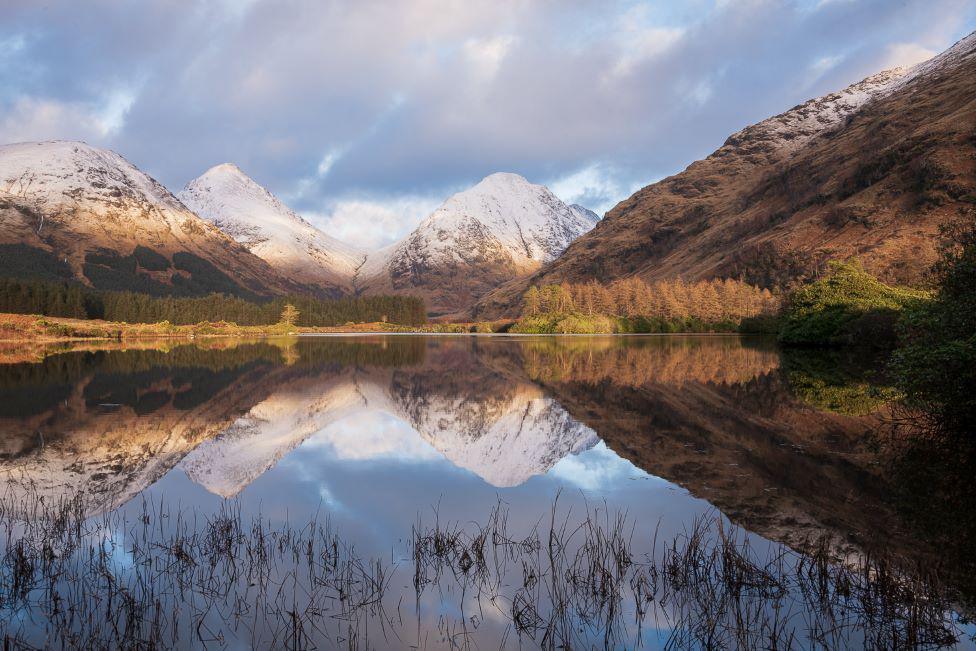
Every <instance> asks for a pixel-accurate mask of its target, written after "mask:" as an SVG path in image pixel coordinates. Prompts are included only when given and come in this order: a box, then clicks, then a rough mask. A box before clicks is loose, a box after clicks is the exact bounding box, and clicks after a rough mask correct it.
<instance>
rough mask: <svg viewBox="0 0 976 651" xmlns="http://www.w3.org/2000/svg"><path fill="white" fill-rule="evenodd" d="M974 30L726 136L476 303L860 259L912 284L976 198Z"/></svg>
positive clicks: (783, 282)
mask: <svg viewBox="0 0 976 651" xmlns="http://www.w3.org/2000/svg"><path fill="white" fill-rule="evenodd" d="M974 53H976V32H974V33H973V34H970V35H969V36H967V37H965V38H963V39H961V40H960V41H959V42H957V43H956V44H955V45H953V46H952V47H951V48H949V49H948V50H946V51H945V52H943V53H941V54H939V55H937V56H935V57H933V58H932V59H930V60H929V61H926V62H923V63H920V64H918V65H916V66H914V67H912V68H910V69H908V70H904V69H894V70H889V71H885V72H881V73H878V74H875V75H871V76H869V77H867V78H865V79H864V80H861V81H859V82H856V83H854V84H851V85H850V86H848V87H847V88H845V89H843V90H841V91H838V92H836V93H828V94H827V95H824V96H822V97H820V98H815V99H812V100H809V101H807V102H804V103H803V104H800V105H798V106H795V107H793V108H792V109H790V110H788V111H786V112H784V113H781V114H779V115H776V116H773V117H771V118H767V119H766V120H763V121H760V122H758V123H756V124H754V125H751V126H748V127H746V128H744V129H741V130H740V131H738V132H736V133H734V134H732V135H731V136H730V137H729V138H728V139H727V140H726V141H725V142H724V143H723V145H722V146H721V147H719V148H718V149H717V150H716V151H715V152H713V153H712V154H710V155H709V156H707V157H706V158H704V159H702V160H699V161H695V162H693V163H691V164H690V165H689V166H688V167H687V168H685V169H684V170H683V171H681V172H679V173H677V174H674V175H672V176H669V177H667V178H665V179H663V180H661V181H658V182H656V183H652V184H650V185H648V186H646V187H644V188H642V189H640V190H638V191H637V192H636V193H634V194H633V195H632V196H631V197H629V198H627V199H625V200H623V201H621V202H620V203H618V204H617V205H616V206H615V207H614V208H613V209H612V210H610V211H609V212H608V213H607V215H606V217H605V218H604V219H603V220H602V221H601V222H600V223H599V224H598V225H597V226H596V227H595V228H594V229H593V230H592V231H590V232H589V233H587V234H585V235H583V236H581V237H580V238H579V239H577V240H576V241H575V242H573V243H572V244H571V245H570V246H569V247H568V248H567V250H566V252H565V253H564V254H563V255H562V256H561V257H560V258H559V259H558V260H556V261H554V262H552V263H549V264H547V265H546V266H544V267H543V268H541V269H540V270H539V271H538V272H536V273H535V274H533V275H532V276H531V277H529V278H526V279H517V280H513V281H510V282H509V283H506V284H505V285H503V286H501V287H499V288H498V289H496V290H494V291H492V292H491V293H489V294H488V295H486V296H485V297H484V298H483V299H482V300H481V301H479V304H478V305H477V306H476V307H475V308H474V309H473V313H474V315H475V316H477V317H483V318H490V317H494V316H499V315H502V314H506V315H514V314H515V313H517V311H518V306H519V302H520V298H521V294H522V293H523V292H524V290H525V289H526V288H527V287H528V286H529V285H530V284H549V283H558V282H562V281H569V282H579V281H585V280H590V279H593V278H597V279H600V280H601V281H611V280H615V279H618V278H626V277H638V278H642V279H644V280H647V281H654V280H664V279H674V278H678V277H680V278H682V279H684V280H688V281H694V280H700V279H708V278H715V277H741V278H744V279H745V280H747V281H749V282H751V283H753V284H757V285H762V286H766V287H788V286H790V285H791V284H792V283H794V282H796V281H798V280H802V279H804V278H806V277H809V276H810V275H812V274H815V273H817V271H818V270H819V269H821V268H822V267H823V265H824V264H825V263H826V261H828V260H831V259H846V258H849V257H855V256H856V257H858V258H859V259H860V260H861V261H862V263H863V264H864V266H865V267H866V268H867V269H868V271H870V272H871V273H874V274H876V275H878V276H880V277H881V278H882V280H885V281H886V282H890V283H897V284H913V285H919V284H924V283H925V282H926V274H927V270H928V269H929V267H930V265H931V264H932V262H933V261H934V260H935V259H936V257H937V247H938V241H939V232H940V227H941V226H942V225H943V224H945V223H950V222H953V221H956V220H958V219H964V218H965V217H964V214H965V211H966V210H967V208H970V209H971V206H972V204H973V203H974V201H973V197H974V196H976V165H974V163H973V161H974V160H976V159H974V150H976V137H974V135H973V132H972V130H971V129H970V130H968V131H967V129H966V125H972V124H973V123H974V122H976V99H974V98H976V92H974V90H976V83H974V80H976V56H974Z"/></svg>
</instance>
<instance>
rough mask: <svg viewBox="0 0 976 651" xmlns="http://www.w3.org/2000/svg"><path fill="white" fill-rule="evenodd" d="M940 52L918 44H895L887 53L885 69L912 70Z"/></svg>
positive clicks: (889, 47)
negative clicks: (914, 66) (899, 68)
mask: <svg viewBox="0 0 976 651" xmlns="http://www.w3.org/2000/svg"><path fill="white" fill-rule="evenodd" d="M936 54H938V52H936V51H935V50H930V49H929V48H927V47H922V46H921V45H919V44H918V43H894V44H892V45H889V46H888V48H887V49H886V51H885V57H884V65H883V67H884V68H886V69H887V68H898V67H901V68H910V67H912V66H913V65H915V64H916V63H921V62H922V61H927V60H928V59H931V58H932V57H934V56H935V55H936Z"/></svg>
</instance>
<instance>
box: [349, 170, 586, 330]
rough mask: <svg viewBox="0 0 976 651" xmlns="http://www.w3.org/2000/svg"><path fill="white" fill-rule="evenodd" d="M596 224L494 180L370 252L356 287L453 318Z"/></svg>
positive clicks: (580, 212)
mask: <svg viewBox="0 0 976 651" xmlns="http://www.w3.org/2000/svg"><path fill="white" fill-rule="evenodd" d="M597 221H598V219H597V217H596V215H594V214H593V213H592V212H590V211H588V210H586V209H585V208H582V207H578V206H577V207H570V206H567V205H566V204H564V203H563V202H562V201H560V200H559V199H558V198H556V196H555V195H553V194H552V193H551V192H550V191H549V190H548V189H546V188H545V187H543V186H541V185H534V184H531V183H529V182H528V181H526V180H525V179H524V178H522V177H521V176H518V175H517V174H506V173H499V174H492V175H491V176H488V177H487V178H485V179H484V180H482V181H481V182H480V183H479V184H478V185H476V186H474V187H473V188H471V189H469V190H466V191H464V192H459V193H458V194H455V195H454V196H452V197H450V198H449V199H448V200H447V201H445V202H444V203H443V204H442V205H441V206H440V207H439V208H438V209H437V210H435V211H434V212H433V213H432V214H431V215H430V216H429V217H427V218H426V219H425V220H424V221H423V222H421V224H420V225H419V226H418V227H417V228H416V229H415V230H414V231H413V232H411V233H410V234H409V235H408V236H407V237H405V238H404V239H403V240H401V241H400V242H398V243H396V244H394V245H392V246H391V247H388V248H387V249H385V250H383V251H381V252H378V253H375V254H370V255H369V256H368V258H367V260H366V264H364V265H363V267H362V268H361V269H360V270H359V273H358V274H357V286H358V287H359V289H360V290H361V291H364V292H367V293H374V294H380V293H389V292H394V293H404V294H417V295H421V296H423V297H424V298H425V299H426V300H427V309H428V311H429V312H430V313H431V314H433V315H456V314H458V313H459V312H462V311H463V310H465V309H466V308H467V307H469V306H471V305H472V304H473V303H474V301H476V300H477V299H478V298H479V297H480V296H482V295H483V294H485V293H486V292H488V291H490V290H492V289H494V288H495V287H497V286H498V285H500V284H501V283H503V282H505V281H507V280H511V279H512V278H514V277H520V276H525V275H528V274H530V273H532V272H533V271H535V270H536V269H538V268H539V267H540V266H541V265H542V264H544V263H546V262H550V261H552V260H554V259H555V258H556V257H558V256H559V255H560V254H561V253H562V252H563V251H564V250H565V249H566V247H567V246H568V245H569V243H570V242H572V241H573V240H574V239H576V238H577V237H579V236H580V235H581V234H583V233H585V232H586V231H588V230H590V229H591V228H592V227H593V226H594V224H596V223H597Z"/></svg>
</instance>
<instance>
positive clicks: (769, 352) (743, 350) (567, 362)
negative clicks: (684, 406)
mask: <svg viewBox="0 0 976 651" xmlns="http://www.w3.org/2000/svg"><path fill="white" fill-rule="evenodd" d="M745 341H746V343H748V340H745ZM757 343H758V344H760V345H757V346H749V345H743V340H741V339H739V338H732V337H714V338H702V337H696V338H688V337H642V338H636V339H629V340H627V341H626V343H625V342H624V341H622V340H620V339H616V338H609V337H602V338H588V337H587V338H579V339H568V340H567V339H564V338H563V339H557V338H550V339H544V340H531V341H530V342H529V343H527V344H526V345H524V346H523V355H524V367H525V372H526V373H527V374H528V376H529V377H530V378H532V379H533V380H538V381H541V382H584V383H589V384H597V383H599V382H603V381H611V382H613V383H614V384H617V385H620V386H640V385H644V384H647V383H649V382H658V383H662V384H681V383H683V382H716V383H723V384H733V383H742V382H747V381H749V380H751V379H753V378H755V377H758V376H761V375H766V374H767V373H770V372H772V371H774V370H776V369H777V368H778V367H779V355H778V354H777V353H776V350H775V349H773V348H771V347H770V346H769V345H768V344H766V345H762V344H763V343H764V342H763V341H762V340H758V341H757Z"/></svg>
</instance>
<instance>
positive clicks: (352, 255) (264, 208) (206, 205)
mask: <svg viewBox="0 0 976 651" xmlns="http://www.w3.org/2000/svg"><path fill="white" fill-rule="evenodd" d="M178 196H179V198H180V200H181V201H183V203H185V204H186V205H187V206H188V207H189V208H190V209H192V210H193V211H195V212H196V213H197V214H198V215H200V216H201V217H203V218H204V219H207V220H209V221H211V222H213V224H214V225H216V226H217V227H218V228H220V229H221V230H222V231H223V232H224V233H226V234H227V235H229V236H230V237H232V238H234V239H235V240H237V241H238V242H240V243H241V244H243V245H244V246H245V247H247V249H248V250H249V251H251V253H254V254H255V255H257V256H258V257H259V258H262V259H263V260H265V261H266V262H268V263H270V264H271V265H272V266H273V267H275V268H276V269H278V270H280V271H283V272H285V273H287V274H288V275H289V276H291V277H293V278H294V279H296V280H298V281H300V282H305V283H313V284H320V285H326V286H329V287H337V288H340V289H343V290H350V289H351V285H350V283H351V282H352V277H353V274H355V272H356V269H357V268H358V267H359V266H360V265H361V264H362V263H363V260H364V259H365V254H364V253H363V252H361V251H357V250H356V249H354V248H353V247H351V246H349V245H347V244H344V243H342V242H340V241H339V240H337V239H334V238H332V237H329V236H328V235H326V234H325V233H323V232H322V231H320V230H319V229H317V228H315V227H314V226H312V225H311V224H309V223H308V222H307V221H305V220H304V219H302V218H301V217H300V216H298V215H297V214H295V213H294V212H293V211H292V210H291V209H289V208H288V207H287V206H285V205H284V204H283V203H281V201H279V200H278V199H277V197H275V196H274V195H273V194H271V193H270V192H268V191H267V190H266V189H264V188H263V187H261V186H260V185H258V184H257V183H256V182H255V181H254V180H253V179H251V178H250V177H249V176H247V175H246V174H244V172H242V171H241V170H240V168H238V167H237V166H236V165H231V164H223V165H217V166H216V167H212V168H210V169H209V170H207V171H206V172H205V173H204V174H203V175H202V176H200V177H199V178H197V179H194V180H193V181H190V183H188V184H187V186H186V188H184V189H183V191H182V192H180V194H179V195H178Z"/></svg>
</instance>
